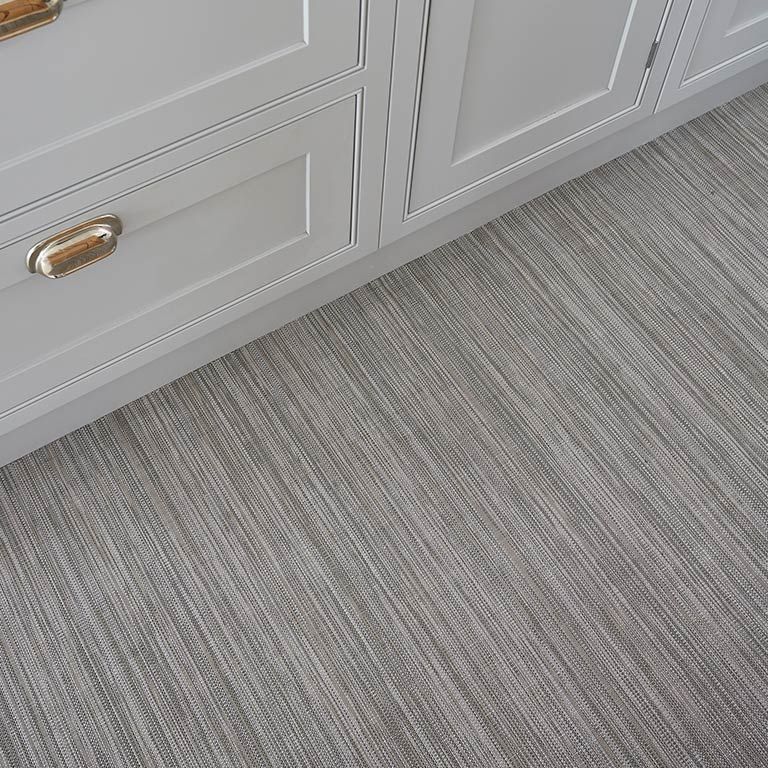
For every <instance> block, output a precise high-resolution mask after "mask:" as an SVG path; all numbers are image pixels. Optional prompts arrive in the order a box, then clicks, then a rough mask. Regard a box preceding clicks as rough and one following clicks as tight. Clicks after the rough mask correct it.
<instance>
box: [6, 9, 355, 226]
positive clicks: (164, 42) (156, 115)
mask: <svg viewBox="0 0 768 768" xmlns="http://www.w3.org/2000/svg"><path fill="white" fill-rule="evenodd" d="M30 5H31V4H30ZM362 10H363V3H362V0H322V2H310V3H308V2H306V1H305V0H228V2H226V3H216V2H211V1H210V0H186V2H184V3H178V2H156V0H130V1H129V2H125V1H124V0H67V2H66V3H64V6H63V10H62V13H61V16H60V17H59V19H58V20H57V21H56V22H55V23H53V24H50V25H49V26H46V27H43V28H41V29H39V30H35V31H34V32H31V33H29V34H24V35H19V36H18V37H14V38H12V39H9V40H3V41H2V44H0V72H2V73H3V86H2V88H3V90H2V100H1V101H0V122H1V123H2V125H0V138H1V139H2V142H1V143H0V221H3V220H4V219H6V218H9V217H10V216H11V215H12V214H13V213H14V212H15V211H16V210H18V209H20V208H22V207H24V206H27V205H31V204H35V203H36V201H38V200H40V199H42V198H45V197H46V196H50V195H51V194H52V193H56V192H59V191H60V190H63V189H65V188H67V187H69V186H71V185H73V184H74V183H76V182H80V181H82V180H84V179H89V178H91V177H93V176H95V175H97V174H99V173H101V172H103V171H105V170H110V169H114V168H117V167H119V166H121V165H123V164H124V163H126V162H129V161H133V160H135V159H136V158H139V157H141V156H143V155H144V154H146V153H147V152H154V151H157V150H158V149H160V148H163V147H165V146H167V145H169V144H171V143H172V142H175V141H178V140H185V139H187V138H188V137H190V136H191V135H193V134H195V133H197V132H198V131H201V130H203V129H207V128H209V127H211V126H213V125H215V124H217V123H220V122H221V121H223V120H227V119H232V118H236V117H238V116H240V115H242V114H244V113H248V112H251V111H254V110H257V109H261V108H263V107H264V106H266V105H268V104H271V103H274V102H275V101H283V100H285V99H286V98H287V97H289V96H292V95H295V94H297V93H301V92H302V91H304V90H306V89H308V88H311V87H314V86H317V85H319V84H321V83H323V82H325V81H327V80H329V79H332V78H337V77H338V76H339V75H340V74H341V73H344V72H351V71H353V70H355V69H356V68H359V67H360V66H361V61H360V37H361V24H362V22H363V16H362ZM0 17H2V13H0Z"/></svg>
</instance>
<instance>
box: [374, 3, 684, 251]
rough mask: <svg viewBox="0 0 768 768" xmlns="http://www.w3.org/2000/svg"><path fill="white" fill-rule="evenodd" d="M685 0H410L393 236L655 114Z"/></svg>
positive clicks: (395, 117)
mask: <svg viewBox="0 0 768 768" xmlns="http://www.w3.org/2000/svg"><path fill="white" fill-rule="evenodd" d="M681 4H682V0H680V2H677V3H671V2H668V0H643V2H635V0H615V2H611V3H605V2H603V0H582V1H581V2H579V3H562V2H560V0H520V1H519V2H514V3H510V2H508V1H507V0H471V1H469V0H468V1H467V2H462V3H454V2H451V0H414V1H413V2H411V3H409V4H407V5H403V4H401V5H400V6H399V10H398V22H397V23H398V26H397V35H396V47H395V70H394V88H393V99H392V105H391V119H390V138H389V150H388V162H387V180H386V188H385V209H384V223H383V233H384V237H383V242H384V243H387V242H391V241H392V240H395V239H396V238H398V237H401V236H402V235H404V234H406V233H408V232H411V231H414V230H415V229H417V228H418V227H420V226H423V225H424V224H426V223H429V222H430V221H433V220H435V219H437V218H439V217H440V216H442V215H446V214H447V213H450V212H451V211H452V210H456V209H458V208H459V207H461V206H462V205H466V204H468V203H469V202H471V201H473V200H476V199H479V197H482V196H483V195H486V194H489V193H490V192H493V191H494V190H495V189H498V188H501V187H502V186H504V185H506V184H510V183H512V182H514V181H516V180H517V179H520V178H523V177H524V176H526V175H528V174H530V173H533V172H534V171H536V170H537V169H538V168H541V167H543V166H544V165H545V164H547V163H550V162H555V161H556V160H558V159H559V158H561V157H564V156H565V155H567V154H568V153H570V152H574V151H576V150H578V149H579V148H581V147H583V146H586V144H588V143H590V142H593V141H598V140H600V139H601V138H604V137H605V136H607V135H610V133H612V132H615V131H618V130H621V129H622V128H624V127H626V126H627V125H629V124H631V123H632V122H633V121H636V120H639V119H642V118H643V117H644V116H647V115H648V114H650V113H651V112H652V111H653V108H654V105H655V103H656V99H657V97H658V93H659V90H660V87H661V81H662V78H663V69H664V68H665V66H666V63H668V61H669V56H670V55H671V48H670V46H669V45H667V46H662V47H661V48H660V49H659V51H658V54H657V56H656V58H655V66H654V68H653V71H650V70H649V68H648V67H647V64H648V62H649V53H650V52H651V49H652V47H653V46H654V44H655V43H656V42H658V41H661V38H662V32H664V31H665V30H666V31H667V32H668V33H670V34H669V36H670V37H674V36H675V27H676V26H677V25H679V23H680V22H681V20H682V16H683V14H684V11H681V8H680V6H681ZM678 29H679V27H678Z"/></svg>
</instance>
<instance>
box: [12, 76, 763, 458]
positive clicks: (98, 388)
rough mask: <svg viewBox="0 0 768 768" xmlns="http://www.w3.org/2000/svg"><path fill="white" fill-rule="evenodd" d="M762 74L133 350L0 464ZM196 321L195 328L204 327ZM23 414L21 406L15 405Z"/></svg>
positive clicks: (16, 440) (27, 427)
mask: <svg viewBox="0 0 768 768" xmlns="http://www.w3.org/2000/svg"><path fill="white" fill-rule="evenodd" d="M766 81H768V62H765V63H763V64H761V65H759V66H756V67H754V68H752V69H750V70H747V71H746V72H742V73H741V74H739V75H737V76H736V77H733V78H731V79H730V80H727V81H725V82H722V83H719V84H718V85H716V86H714V87H712V88H710V89H709V90H707V91H703V92H701V93H698V94H696V95H695V96H693V97H692V98H689V99H687V100H686V101H683V102H680V103H678V104H676V105H675V106H673V107H671V108H670V109H667V110H665V111H663V112H661V113H659V114H656V115H653V116H651V117H649V118H647V119H645V120H643V121H641V122H639V123H636V124H635V125H632V126H630V127H629V128H626V129H625V130H623V131H621V132H619V133H617V134H615V135H613V136H610V137H609V138H607V139H605V140H603V141H601V142H599V143H598V144H595V145H592V146H590V147H587V148H585V149H583V150H581V151H579V152H577V153H575V154H573V155H570V156H569V157H566V158H564V159H563V160H561V161H560V162H558V163H555V164H553V165H551V166H548V167H546V168H543V169H542V170H540V171H538V172H537V173H535V174H533V175H531V176H529V177H527V178H525V179H522V180H520V181H518V182H517V183H515V184H513V185H512V186H510V187H507V188H505V189H502V190H500V191H499V192H496V193H494V194H493V195H490V196H489V197H486V198H484V199H482V200H479V201H477V202H475V203H473V204H471V205H469V206H467V207H466V208H464V209H462V210H460V211H457V212H456V213H453V214H451V215H450V216H448V217H446V218H444V219H441V220H440V221H437V222H435V223H433V224H431V225H429V226H427V227H425V228H424V229H421V230H419V231H417V232H414V233H413V234H411V235H408V236H407V237H405V238H402V239H401V240H398V241H396V242H394V243H391V244H390V245H388V246H386V247H384V248H382V249H380V250H378V251H376V252H375V253H372V254H370V255H368V256H365V257H364V258H361V259H359V260H357V261H354V262H352V263H349V264H347V265H345V266H343V267H341V268H340V269H338V270H337V271H335V272H332V273H331V274H328V275H326V276H325V277H322V278H321V279H318V280H316V281H315V282H312V283H310V284H308V285H305V286H304V287H303V288H300V289H299V290H297V291H294V292H293V293H290V294H288V295H286V296H284V297H283V298H281V299H279V300H278V301H275V302H273V303H271V304H268V305H266V306H263V307H260V308H258V309H256V310H255V311H253V312H251V313H250V314H247V315H245V316H242V317H239V318H237V319H233V321H232V322H229V323H227V324H225V325H223V326H220V327H217V328H215V329H212V330H211V332H210V333H207V334H205V333H203V334H202V335H198V337H197V338H196V339H195V340H194V341H192V342H189V343H186V344H184V343H181V342H180V345H179V346H177V347H176V348H172V349H171V350H170V351H167V352H166V353H165V354H163V355H162V356H160V357H158V358H156V359H153V360H151V361H150V362H148V363H145V362H143V361H142V359H141V357H140V356H136V362H135V364H134V365H135V367H133V368H131V367H130V365H131V364H130V358H129V362H128V365H127V366H125V367H126V370H125V371H124V372H122V373H121V374H120V375H118V376H116V377H115V378H113V379H112V380H110V381H108V382H107V383H102V384H100V385H95V386H93V388H91V389H87V384H86V385H85V387H84V391H82V392H79V393H78V395H77V397H75V398H74V399H70V400H68V401H67V402H64V403H63V404H62V405H60V406H58V407H55V408H53V409H51V410H49V411H48V412H46V413H45V414H44V415H43V416H37V417H35V416H33V413H34V412H33V410H30V417H29V420H28V421H26V422H23V423H21V424H20V426H18V427H16V428H14V429H12V430H11V431H8V432H6V433H5V434H4V435H3V436H2V437H0V466H2V465H3V464H6V463H8V462H10V461H12V460H14V459H16V458H18V457H20V456H23V455H24V454H26V453H29V452H30V451H33V450H35V449H36V448H39V447H41V446H43V445H45V444H47V443H49V442H50V441H52V440H55V439H56V438H58V437H60V436H62V435H64V434H66V433H67V432H70V431H72V430H73V429H77V428H78V427H80V426H83V425H84V424H88V423H90V422H91V421H93V420H94V419H97V418H99V417H101V416H104V415H105V414H107V413H109V412H110V411H113V410H115V409H116V408H119V407H120V406H122V405H125V404H126V403H129V402H130V401H131V400H134V399H136V398H137V397H141V396H142V395H144V394H146V393H147V392H151V391H152V390H153V389H156V388H157V387H159V386H162V385H163V384H166V383H168V382H170V381H173V380H174V379H176V378H178V377H179V376H182V375H184V374H186V373H189V372H190V371H192V370H194V369H195V368H197V367H199V366H201V365H204V364H205V363H208V362H210V361H211V360H215V359H216V358H218V357H221V356H222V355H224V354H226V353H228V352H231V351H232V350H234V349H237V348H238V347H240V346H242V345H243V344H246V343H247V342H249V341H251V340H253V339H255V338H258V337H259V336H262V335H264V334H265V333H268V332H269V331H272V330H274V329H276V328H279V327H280V326H282V325H284V324H285V323H288V322H290V321H291V320H295V319H296V318H298V317H301V316H302V315H304V314H306V313H307V312H310V311H312V310H313V309H316V308H318V307H320V306H322V305H323V304H326V303H328V302H329V301H333V300H334V299H337V298H339V297H340V296H343V295H344V294H345V293H348V292H349V291H351V290H354V289H355V288H358V287H360V286H361V285H364V284H365V283H367V282H369V281H371V280H374V279H376V278H378V277H380V276H381V275H384V274H386V273H387V272H389V271H391V270H393V269H396V268H397V267H399V266H402V265H403V264H405V263H407V262H408V261H411V260H412V259H415V258H417V257H419V256H422V255H423V254H425V253H428V252H429V251H431V250H433V249H434V248H437V247H438V246H440V245H442V244H444V243H446V242H449V241H450V240H452V239H454V238H456V237H458V236H460V235H462V234H464V233H466V232H469V231H471V230H472V229H475V228H476V227H479V226H481V225H483V224H485V223H486V222H487V221H490V220H491V219H493V218H495V217H496V216H499V215H500V214H502V213H505V212H506V211H509V210H511V209H513V208H516V207H518V206H519V205H522V204H523V203H526V202H528V201H529V200H532V199H533V198H535V197H538V196H539V195H541V194H544V193H545V192H547V191H549V190H550V189H553V188H554V187H556V186H558V185H559V184H562V183H563V182H565V181H568V180H569V179H572V178H575V177H577V176H579V175H581V174H583V173H586V172H587V171H590V170H592V169H594V168H596V167H598V166H600V165H602V164H603V163H606V162H608V161H609V160H612V159H614V158H615V157H618V156H619V155H622V154H624V153H625V152H628V151H630V150H632V149H634V148H636V147H638V146H641V145H642V144H645V143H646V142H648V141H651V140H652V139H654V138H656V137H657V136H660V135H661V134H663V133H666V132H667V131H669V130H671V129H673V128H675V127H677V126H679V125H682V124H683V123H685V122H687V121H688V120H691V119H693V118H695V117H697V116H698V115H701V114H703V113H704V112H707V111H709V110H710V109H713V108H714V107H717V106H719V105H720V104H723V103H725V102H726V101H729V100H730V99H732V98H735V97H736V96H739V95H741V94H743V93H746V92H747V91H749V90H751V89H752V88H755V87H757V86H758V85H761V84H762V83H764V82H766ZM204 330H205V329H204V325H203V331H204ZM22 414H23V410H22Z"/></svg>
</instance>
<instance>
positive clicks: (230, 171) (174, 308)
mask: <svg viewBox="0 0 768 768" xmlns="http://www.w3.org/2000/svg"><path fill="white" fill-rule="evenodd" d="M357 111H358V97H357V96H350V97H346V98H344V99H342V100H340V101H338V102H336V103H335V104H332V105H330V106H326V107H323V108H320V109H318V110H317V111H315V112H314V113H312V114H309V115H305V116H303V117H300V118H298V119H295V120H293V121H292V122H289V123H287V124H284V125H283V126H281V127H278V128H276V129H273V130H269V131H267V132H266V133H263V134H260V135H257V136H255V137H252V138H249V139H246V140H243V141H240V142H238V143H237V144H235V145H234V146H229V147H224V148H222V149H220V150H218V151H215V152H213V153H211V154H209V155H208V156H207V157H205V158H200V159H198V160H196V161H194V162H191V163H188V164H187V165H186V166H184V167H182V168H180V169H176V170H174V171H170V172H167V173H165V174H164V175H162V176H161V177H159V178H156V179H154V180H150V181H148V182H147V183H144V184H141V185H138V187H136V188H134V189H133V190H131V191H128V192H126V193H125V194H123V195H121V196H119V197H117V198H115V199H113V200H111V201H110V202H109V203H105V204H103V205H99V206H96V207H93V208H91V209H88V210H84V211H82V212H81V213H80V214H79V215H78V216H76V217H74V216H73V217H71V218H70V219H68V220H64V221H61V222H59V223H58V224H57V226H56V227H51V228H49V229H47V230H44V231H42V232H37V233H35V234H33V235H28V236H25V237H22V238H20V239H18V240H17V241H16V242H14V243H13V244H10V245H6V246H5V247H3V248H2V249H0V326H2V328H3V329H4V330H3V333H2V335H1V336H0V338H1V339H2V341H1V342H0V347H1V348H0V420H2V417H4V416H6V415H8V414H9V413H12V412H14V410H17V409H18V407H19V406H21V405H22V404H24V403H28V402H30V401H33V400H34V399H35V398H38V397H39V396H41V395H43V394H44V393H46V392H49V391H51V390H54V389H55V388H57V387H60V386H62V385H64V384H66V383H67V382H70V381H72V380H74V379H77V378H78V377H82V376H84V375H87V374H88V372H90V371H94V370H95V369H98V368H100V367H103V366H105V365H109V364H110V363H111V362H113V361H115V360H116V359H119V358H120V357H121V356H125V355H126V354H130V353H131V351H132V350H135V349H137V348H141V346H142V345H147V344H151V343H152V342H153V340H156V339H158V338H161V337H164V336H167V335H168V334H173V333H174V332H175V331H178V330H179V329H181V328H184V327H186V326H188V325H189V324H190V323H195V322H198V321H199V320H200V319H201V318H202V317H204V316H206V314H210V313H212V312H216V311H218V310H219V309H220V308H222V307H225V306H227V305H231V304H232V302H237V301H239V300H242V298H243V297H246V296H252V295H253V294H254V293H255V292H258V291H260V290H263V289H265V288H266V287H269V286H271V285H274V284H275V283H277V282H280V281H285V280H286V279H290V277H291V276H294V275H297V274H298V273H301V272H303V271H304V270H305V269H306V268H307V267H309V266H310V265H312V264H314V263H317V262H319V261H324V260H325V258H326V257H329V256H330V255H332V254H334V253H337V252H339V251H341V250H344V249H346V248H347V247H350V245H351V243H352V239H353V230H354V226H353V222H354V221H355V217H354V215H353V199H355V194H354V193H353V187H354V180H355V177H356V171H355V168H356V160H355V157H356V140H355V136H356V123H357ZM105 214H114V215H116V216H118V217H119V218H120V219H121V220H122V224H123V233H122V235H120V237H119V239H118V247H117V250H116V252H115V253H114V254H112V255H111V256H109V257H108V258H106V259H104V260H103V261H99V262H98V263H95V264H92V265H90V266H87V267H85V268H83V269H81V270H80V271H78V272H75V273H73V274H71V275H68V276H67V277H64V278H61V279H58V280H51V279H46V278H45V277H42V276H40V275H37V274H30V273H29V272H28V271H27V268H26V265H25V256H26V254H27V252H28V250H29V249H30V248H31V247H32V246H34V245H35V244H36V243H37V242H39V241H40V240H43V239H45V238H47V237H50V236H52V235H55V234H56V233H57V232H59V231H60V230H64V229H67V228H69V227H71V226H73V225H77V224H79V223H81V222H83V221H86V220H89V219H92V218H94V217H99V216H103V215H105Z"/></svg>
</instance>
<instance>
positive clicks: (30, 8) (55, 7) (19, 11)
mask: <svg viewBox="0 0 768 768" xmlns="http://www.w3.org/2000/svg"><path fill="white" fill-rule="evenodd" d="M62 2H63V0H6V2H1V1H0V40H5V39H7V38H9V37H15V36H16V35H21V34H23V33H24V32H29V31H30V30H32V29H37V27H42V26H43V25H44V24H50V23H51V22H52V21H56V19H58V18H59V14H60V13H61V7H62Z"/></svg>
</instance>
